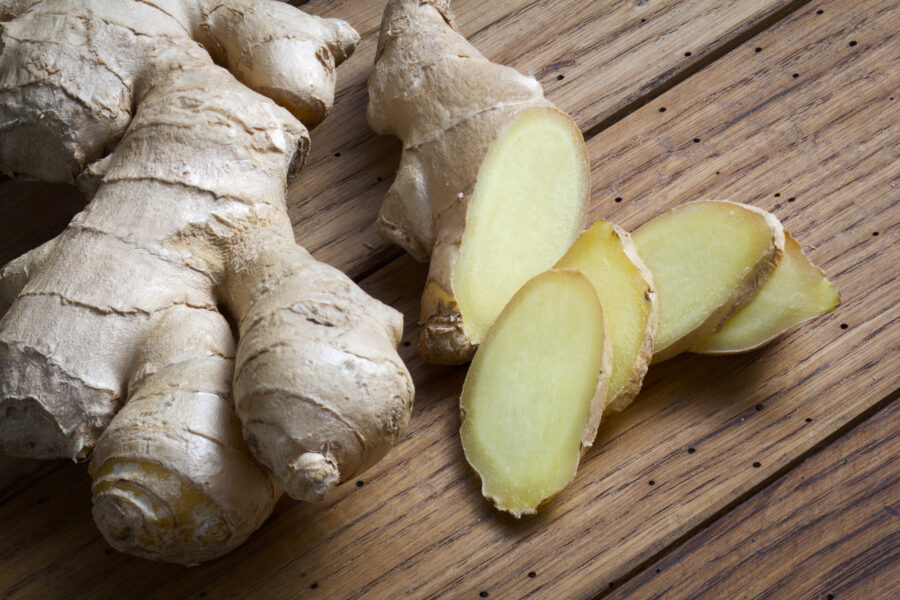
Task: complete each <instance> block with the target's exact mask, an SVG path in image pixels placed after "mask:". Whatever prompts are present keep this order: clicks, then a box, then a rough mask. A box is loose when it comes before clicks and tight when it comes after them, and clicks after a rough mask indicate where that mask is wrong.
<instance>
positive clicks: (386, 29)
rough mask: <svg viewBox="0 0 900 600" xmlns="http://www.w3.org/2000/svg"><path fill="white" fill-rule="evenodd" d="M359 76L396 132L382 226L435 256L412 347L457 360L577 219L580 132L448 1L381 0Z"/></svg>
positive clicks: (439, 359) (467, 354)
mask: <svg viewBox="0 0 900 600" xmlns="http://www.w3.org/2000/svg"><path fill="white" fill-rule="evenodd" d="M368 89H369V105H368V109H367V117H368V120H369V124H370V125H371V126H372V128H373V129H374V130H375V131H376V132H378V133H383V134H394V135H396V136H398V137H399V138H400V139H401V140H402V141H403V155H402V157H401V159H400V166H399V168H398V171H397V176H396V178H395V180H394V183H393V185H392V186H391V188H390V190H389V191H388V193H387V196H386V198H385V200H384V203H383V204H382V206H381V210H380V212H379V215H378V221H377V228H378V231H379V232H380V233H381V235H382V236H383V237H385V238H386V239H388V240H389V241H392V242H394V243H396V244H398V245H400V246H402V247H403V248H404V249H406V250H407V251H408V252H409V253H410V254H412V256H413V257H414V258H416V259H417V260H420V261H425V260H428V258H429V257H430V258H431V262H430V268H429V274H428V281H427V283H426V286H425V291H424V294H423V296H422V306H421V313H420V315H421V316H420V322H421V328H420V331H419V352H420V354H421V355H422V357H423V358H424V359H425V360H427V361H429V362H435V363H444V364H457V363H462V362H466V361H468V360H470V359H471V358H472V355H473V354H474V352H475V348H476V347H477V346H478V344H479V343H480V342H481V340H482V339H483V338H484V336H485V334H486V332H487V330H488V328H489V327H490V326H491V324H492V323H493V322H494V320H495V319H496V318H497V315H499V314H500V311H501V310H503V307H504V306H505V305H506V303H507V302H508V301H509V299H510V298H511V297H512V295H513V294H515V293H516V291H517V290H518V289H519V288H520V287H521V286H522V285H523V284H524V283H525V282H526V281H528V280H529V279H530V278H531V277H532V276H534V275H536V274H538V273H540V272H542V271H544V270H546V269H549V268H551V267H552V266H553V264H554V263H555V262H556V261H557V260H558V259H559V258H560V257H561V256H562V255H563V253H565V251H566V249H567V248H568V247H569V246H570V245H571V243H572V242H573V241H574V240H575V238H576V237H577V236H578V234H579V233H580V232H581V229H582V227H583V226H584V215H585V210H586V205H587V201H588V195H589V193H590V182H589V178H590V168H589V164H588V158H587V150H586V148H585V145H584V140H583V138H582V135H581V132H580V131H579V129H578V126H577V125H576V124H575V122H574V121H573V120H572V119H571V117H569V116H568V115H566V114H565V113H563V112H561V111H560V110H559V109H557V108H556V107H554V106H553V105H552V104H551V103H550V102H549V101H548V100H547V99H545V98H544V96H543V92H542V90H541V86H540V84H539V83H538V82H537V81H536V80H535V79H534V78H532V77H526V76H525V75H522V74H520V73H518V72H516V71H515V70H513V69H511V68H509V67H505V66H502V65H498V64H495V63H492V62H490V61H489V60H488V59H486V58H485V57H484V56H482V55H481V53H479V52H478V50H476V49H475V48H474V47H473V46H472V45H471V44H469V43H468V42H467V41H466V39H465V38H464V37H463V36H462V35H460V34H459V33H458V32H457V31H456V29H455V26H454V23H453V17H452V15H451V14H450V12H449V2H446V1H439V0H432V1H425V2H421V1H420V0H390V1H389V3H388V6H387V8H386V9H385V12H384V17H383V19H382V22H381V31H380V34H379V37H378V49H377V53H376V57H375V68H374V70H373V72H372V75H371V77H370V78H369V84H368Z"/></svg>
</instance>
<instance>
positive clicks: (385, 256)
mask: <svg viewBox="0 0 900 600" xmlns="http://www.w3.org/2000/svg"><path fill="white" fill-rule="evenodd" d="M811 1H812V0H794V2H791V3H790V4H788V5H786V6H784V7H782V8H780V9H778V10H777V11H775V12H773V13H772V14H770V15H768V16H766V17H765V18H763V19H761V20H760V21H759V22H758V23H756V24H755V25H753V26H752V27H750V28H748V29H747V30H746V31H743V32H741V33H740V34H738V35H736V36H735V37H733V38H731V39H730V40H728V41H726V42H725V43H723V44H722V45H721V46H719V47H717V48H715V49H713V50H712V51H711V52H709V53H707V54H705V55H703V56H702V57H700V58H699V59H697V60H695V61H693V62H691V63H688V64H686V65H685V66H684V67H683V68H681V69H675V70H672V71H667V72H665V73H660V75H659V76H658V77H657V81H659V82H660V83H659V84H657V85H655V86H654V87H653V88H652V89H651V90H649V91H648V92H646V93H645V94H643V95H641V96H639V97H637V98H635V99H634V100H632V101H631V102H629V103H628V104H626V105H625V106H623V107H621V108H619V109H618V110H616V111H615V112H614V113H612V114H611V115H609V116H608V117H606V118H604V119H603V120H602V121H600V122H599V123H597V124H595V125H592V126H591V127H588V128H587V129H585V130H584V132H583V135H584V141H585V142H587V141H588V140H590V139H591V138H592V137H594V136H595V135H597V134H599V133H600V132H602V131H603V130H605V129H608V128H609V127H612V126H613V125H615V124H616V123H618V122H619V121H621V120H622V119H625V118H627V117H628V116H629V115H631V114H632V113H634V112H636V111H637V110H639V109H641V108H642V107H644V106H646V105H647V104H649V103H650V102H652V101H653V100H655V99H656V98H658V97H659V96H662V95H663V94H665V93H666V92H667V91H669V90H670V89H672V88H674V87H675V86H677V85H678V84H680V83H681V82H683V81H685V80H686V79H688V78H689V77H692V76H694V75H695V74H697V73H699V72H700V71H702V70H703V69H705V68H707V67H709V66H710V65H712V64H713V63H715V62H717V61H718V60H719V59H721V58H723V57H724V56H726V55H727V54H729V53H730V52H731V51H732V50H734V49H735V48H738V47H739V46H741V45H743V44H744V43H745V42H746V41H747V40H749V39H751V38H753V37H755V36H757V35H759V34H760V33H761V32H763V31H765V30H766V29H768V28H769V27H772V26H773V25H775V24H776V23H778V22H779V21H781V20H782V19H784V18H785V17H787V16H789V15H791V14H792V13H794V12H795V11H797V10H798V9H800V8H803V7H804V6H806V5H807V4H809V3H810V2H811ZM292 4H294V3H293V2H292ZM403 254H404V252H403V250H402V249H401V248H399V247H397V246H388V247H387V248H385V249H382V250H381V251H380V252H379V255H380V256H379V257H378V260H377V261H373V262H372V264H371V265H370V266H369V267H368V268H365V269H363V270H361V271H359V272H357V273H355V274H354V275H353V277H352V279H353V281H355V282H356V283H359V282H360V281H362V280H363V279H366V278H367V277H370V276H371V275H374V274H375V273H376V272H377V271H379V270H381V269H383V268H384V267H386V266H387V265H388V264H389V263H390V262H392V261H394V260H396V259H398V258H399V257H401V256H403Z"/></svg>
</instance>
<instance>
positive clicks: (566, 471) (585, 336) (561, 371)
mask: <svg viewBox="0 0 900 600" xmlns="http://www.w3.org/2000/svg"><path fill="white" fill-rule="evenodd" d="M606 327H607V326H606V320H605V318H604V314H603V310H602V308H601V305H600V299H599V298H598V297H597V292H596V290H595V289H594V286H593V284H591V282H590V281H588V279H587V278H586V277H585V276H584V275H582V274H581V273H579V272H578V271H571V270H553V271H547V272H545V273H541V274H540V275H537V276H535V277H534V278H533V279H531V280H530V281H528V282H527V283H526V284H525V285H524V286H523V287H522V288H521V289H520V290H519V291H518V292H517V293H516V294H515V295H514V296H513V298H512V299H511V300H510V301H509V304H508V305H507V306H506V308H505V309H504V310H503V312H502V313H501V314H500V316H499V317H498V318H497V320H496V321H495V322H494V324H493V326H492V327H491V328H490V330H489V331H488V334H487V336H486V338H485V340H484V342H483V343H482V345H481V347H480V348H479V349H478V351H477V353H476V354H475V358H474V360H473V361H472V365H471V366H470V368H469V372H468V374H467V375H466V381H465V384H464V385H463V392H462V399H461V402H460V414H461V419H462V427H461V429H460V437H461V438H462V444H463V450H464V451H465V454H466V459H467V460H468V461H469V464H470V465H472V468H473V469H474V470H475V471H476V472H477V473H478V475H479V476H480V477H481V481H482V493H483V494H484V496H485V497H486V498H488V499H490V500H491V501H492V502H493V503H494V505H495V506H496V507H497V508H498V509H500V510H504V511H507V512H510V513H512V514H513V515H515V516H517V517H521V516H522V515H523V514H531V513H534V512H536V511H537V508H538V506H539V505H540V504H541V503H542V502H545V501H546V500H548V499H550V498H551V497H553V496H554V495H555V494H556V493H557V492H559V491H560V490H562V489H563V488H564V487H566V485H568V484H569V482H570V481H571V480H572V479H573V478H574V477H575V471H576V470H577V468H578V462H579V459H580V457H581V455H582V453H583V452H584V451H585V449H587V448H589V447H590V446H591V444H592V443H593V441H594V436H595V435H596V433H597V427H598V425H599V424H600V417H601V415H602V413H603V406H604V405H605V403H606V394H607V385H608V383H609V375H610V371H611V368H612V346H611V342H610V337H609V335H607V329H606Z"/></svg>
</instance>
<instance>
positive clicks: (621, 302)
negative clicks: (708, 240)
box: [555, 220, 659, 415]
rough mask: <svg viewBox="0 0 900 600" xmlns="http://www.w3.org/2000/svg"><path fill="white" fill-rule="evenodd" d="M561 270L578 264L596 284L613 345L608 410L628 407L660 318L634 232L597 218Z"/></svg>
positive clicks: (646, 364) (559, 265) (608, 412)
mask: <svg viewBox="0 0 900 600" xmlns="http://www.w3.org/2000/svg"><path fill="white" fill-rule="evenodd" d="M555 268H557V269H577V270H579V271H581V273H582V274H584V275H585V277H587V278H588V279H589V280H590V281H591V283H593V284H594V287H595V288H596V289H597V295H598V296H599V297H600V303H601V304H602V305H603V316H604V321H605V322H606V325H607V328H608V329H609V337H610V340H611V343H612V349H613V364H612V373H611V375H610V381H609V392H608V393H607V398H606V405H605V408H604V411H603V413H604V415H611V414H616V413H619V412H621V411H622V410H624V409H625V408H626V407H627V406H628V405H629V404H631V401H632V400H633V399H634V397H635V396H636V395H637V393H638V392H639V391H640V389H641V383H642V382H643V380H644V375H645V374H646V373H647V368H648V367H649V365H650V358H651V356H652V355H653V341H654V339H655V338H656V328H657V325H658V321H659V304H658V300H657V296H656V289H655V288H654V287H653V277H652V275H651V274H650V270H649V269H647V267H646V265H644V261H642V260H641V258H640V256H638V252H637V248H635V245H634V242H633V241H632V240H631V236H630V235H629V234H628V233H627V232H626V231H625V230H623V229H622V228H620V227H618V226H617V225H614V224H612V223H609V222H607V221H603V220H600V221H597V222H596V223H594V224H593V225H592V226H591V227H590V228H589V229H588V230H587V231H585V232H584V233H582V234H581V235H580V236H578V239H577V240H575V243H574V244H572V247H571V248H569V251H568V252H566V254H565V256H563V257H562V258H561V259H560V260H559V262H558V263H556V267H555Z"/></svg>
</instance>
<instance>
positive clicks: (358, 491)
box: [0, 0, 900, 598]
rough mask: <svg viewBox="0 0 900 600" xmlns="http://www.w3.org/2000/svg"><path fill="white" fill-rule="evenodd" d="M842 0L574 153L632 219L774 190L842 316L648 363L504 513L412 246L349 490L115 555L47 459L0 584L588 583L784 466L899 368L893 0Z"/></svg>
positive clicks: (601, 580) (310, 594) (850, 415)
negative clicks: (522, 500)
mask: <svg viewBox="0 0 900 600" xmlns="http://www.w3.org/2000/svg"><path fill="white" fill-rule="evenodd" d="M848 4H849V3H844V2H838V1H835V2H831V3H821V4H818V5H817V6H815V7H809V8H804V9H803V10H800V11H798V12H797V13H796V14H794V15H793V16H791V17H790V18H788V19H786V20H785V21H784V22H783V23H780V24H779V25H777V26H775V27H773V28H771V29H769V30H767V31H765V32H764V33H762V34H761V35H759V36H757V37H756V38H755V39H753V40H751V41H750V42H749V43H748V44H745V45H743V46H741V47H739V48H737V49H735V50H734V51H733V52H731V53H729V54H728V55H727V56H726V57H725V58H723V59H722V60H720V61H718V62H716V63H715V64H714V65H712V66H711V67H709V68H707V69H705V70H704V71H702V72H700V73H698V74H697V75H695V76H693V77H691V78H690V79H688V80H687V81H686V82H684V83H682V84H680V85H679V86H677V87H675V88H674V89H672V90H671V91H670V92H668V93H666V94H664V95H663V96H661V97H660V98H659V99H658V100H657V101H655V102H654V103H653V104H652V105H648V106H646V107H645V108H643V109H640V110H638V111H637V112H636V113H634V114H633V115H631V116H629V117H628V118H627V119H625V120H623V121H622V122H620V123H618V124H617V125H615V126H613V127H612V128H610V129H608V130H606V131H604V132H602V133H600V134H598V135H597V136H595V137H594V138H593V139H592V140H591V143H590V148H589V149H590V153H591V157H592V160H593V166H594V178H595V182H596V183H597V184H599V185H598V187H597V189H596V192H595V195H594V201H595V203H594V211H595V215H596V214H607V215H609V214H612V215H614V217H615V218H616V219H617V220H618V221H619V222H621V223H623V224H624V225H626V226H627V227H629V228H633V227H635V226H636V225H638V224H639V223H641V222H643V221H645V220H647V219H649V218H651V217H652V216H654V215H655V214H657V213H658V212H660V211H661V210H664V209H665V208H667V207H668V206H671V205H674V204H677V203H679V202H681V201H684V200H688V199H692V198H693V197H696V196H702V197H722V196H727V197H731V198H732V199H735V200H743V201H749V202H752V203H755V204H757V205H759V206H763V207H766V208H775V206H774V204H780V205H781V206H780V207H779V208H777V209H776V211H777V212H778V214H779V215H780V216H781V217H782V218H785V217H786V218H787V225H788V227H789V229H791V231H792V232H794V233H795V234H796V235H797V237H798V238H799V239H800V240H801V242H802V243H804V244H805V245H806V247H807V248H808V249H809V250H810V252H811V254H812V256H813V258H814V259H815V260H817V261H818V262H819V263H820V264H823V265H824V266H825V268H826V270H827V271H828V272H829V275H831V276H832V277H833V279H834V280H835V281H836V283H837V285H838V287H839V288H840V290H841V292H842V294H843V297H844V305H843V306H842V307H841V308H840V309H839V310H838V311H837V312H835V313H832V314H831V315H828V316H826V317H824V318H821V319H819V320H817V321H814V322H812V323H810V324H807V325H805V326H803V327H801V328H799V329H798V330H795V331H794V332H792V333H791V334H790V335H789V336H788V337H786V338H784V339H783V340H781V341H779V342H776V343H775V344H773V345H772V346H770V347H768V348H766V349H764V350H761V351H758V352H755V353H752V354H749V355H745V356H738V357H731V358H722V359H710V358H704V357H695V356H684V357H680V358H678V359H675V360H672V361H669V362H667V363H663V364H662V365H659V366H657V367H654V368H653V369H652V370H651V372H650V374H649V376H648V380H647V382H646V385H645V390H644V392H642V394H641V396H640V397H639V399H638V401H637V402H636V403H635V404H634V405H633V406H632V407H631V408H630V409H629V410H628V411H626V412H625V413H624V414H623V415H621V416H620V417H619V418H617V419H615V420H612V421H609V422H607V423H606V424H604V425H603V426H602V427H601V431H600V434H599V436H598V441H597V444H596V446H595V448H594V449H593V450H591V451H590V452H589V453H588V454H587V456H586V457H585V461H584V463H583V467H582V470H581V472H580V474H579V476H578V478H577V479H576V482H575V484H574V485H573V486H572V487H571V488H570V489H569V490H567V491H566V492H564V493H563V494H562V495H561V496H560V497H559V498H558V499H557V500H556V501H555V502H554V503H553V504H551V505H550V506H549V507H548V509H547V510H546V511H545V512H544V513H543V514H541V515H539V516H538V517H537V518H534V519H529V520H525V521H515V520H514V519H511V518H508V517H506V516H504V515H501V514H498V513H496V512H495V511H493V510H491V509H490V507H489V506H488V505H487V504H486V503H485V502H484V501H482V500H481V498H480V496H479V493H478V488H479V486H478V483H477V481H476V480H475V478H474V476H473V475H472V474H471V472H470V470H469V469H468V468H467V467H466V466H465V463H464V459H463V457H462V455H461V452H460V450H459V443H458V435H457V428H458V424H459V422H458V417H457V416H456V406H457V405H456V403H457V400H458V395H459V390H460V387H461V384H462V380H463V377H464V371H463V370H462V369H453V368H438V367H431V366H427V365H425V364H423V363H422V362H421V360H420V359H418V358H417V357H416V356H415V350H414V347H413V346H411V345H408V342H409V341H410V340H411V339H413V334H414V325H413V324H414V322H415V319H414V315H415V313H416V312H417V307H418V297H419V292H420V290H421V286H422V284H423V282H424V276H425V269H424V267H423V266H422V265H418V264H416V263H414V262H412V261H411V260H410V259H409V258H407V257H403V258H400V259H397V260H395V261H393V262H392V263H391V264H390V265H389V266H388V267H386V268H384V269H381V270H379V271H378V272H377V273H375V274H373V275H372V276H371V277H368V278H366V279H365V280H364V281H363V285H364V287H366V289H368V290H369V291H370V292H372V293H373V294H375V295H376V296H378V297H380V298H381V299H383V300H385V301H387V302H389V303H391V304H393V305H395V306H397V307H399V308H401V309H402V310H403V311H404V313H405V314H406V316H407V322H408V325H407V331H406V334H405V336H404V339H405V340H406V341H404V343H403V346H402V348H401V350H402V353H403V356H404V359H405V360H407V362H408V364H409V365H410V368H411V370H412V372H413V375H414V378H415V381H416V386H417V399H416V408H415V412H414V416H413V420H412V425H411V430H410V432H409V433H408V435H407V436H406V438H405V439H404V440H403V441H402V442H401V444H400V445H399V446H398V447H397V448H396V449H395V450H394V451H392V452H391V453H390V454H389V456H388V457H387V459H386V460H385V461H384V462H382V463H380V464H379V465H378V466H376V467H375V468H374V469H373V470H372V471H370V472H369V473H366V474H365V475H364V476H363V477H362V478H361V479H360V481H361V482H363V485H362V486H361V487H357V485H354V483H352V482H351V483H349V484H347V485H344V486H342V487H341V488H340V489H339V490H338V492H337V494H336V495H335V497H334V498H333V499H331V500H330V501H329V502H328V503H326V504H324V505H322V506H310V505H303V504H292V503H289V502H286V501H284V502H282V503H281V504H280V506H279V509H278V511H277V513H276V515H275V516H274V517H273V518H272V519H270V521H269V522H267V523H266V524H265V525H264V526H263V528H262V529H261V530H260V531H259V532H257V534H255V535H254V536H253V537H252V538H251V539H250V540H249V541H248V542H247V544H245V545H244V546H243V547H241V548H240V549H238V550H237V551H235V552H233V553H232V554H230V555H228V556H226V557H224V558H223V559H220V560H218V561H215V562H213V563H210V564H207V565H204V566H203V567H200V568H196V569H191V570H183V569H180V568H178V567H171V566H168V565H157V564H152V563H147V562H146V561H142V560H139V559H134V558H130V557H126V556H122V555H119V554H117V553H113V554H111V555H107V554H106V550H107V546H106V544H105V543H104V542H103V540H102V539H101V538H100V537H99V536H98V534H97V533H96V531H95V529H94V528H93V525H92V523H91V520H90V514H89V513H90V511H89V507H88V504H89V502H88V493H87V487H88V480H87V476H86V474H85V473H84V471H83V469H80V468H78V467H77V466H69V465H67V466H62V467H59V468H58V469H57V470H54V471H53V472H52V473H50V474H48V475H47V476H45V477H42V478H41V479H39V480H38V481H37V482H35V484H34V485H32V486H29V487H27V488H25V489H22V490H20V491H19V492H18V493H16V494H13V495H11V496H10V497H8V498H7V500H6V501H5V502H3V503H2V504H0V523H3V524H4V527H3V528H2V530H0V561H2V564H3V568H2V569H0V590H6V591H7V595H8V596H9V597H11V598H18V597H22V598H29V597H35V596H38V597H55V596H61V595H65V596H67V597H68V596H87V595H93V596H96V597H106V596H109V595H113V594H115V595H116V596H117V597H121V598H131V597H143V596H147V595H150V596H153V597H165V598H181V597H198V596H199V595H200V594H201V592H203V595H204V596H205V597H208V598H242V597H249V596H251V595H252V596H256V597H299V598H361V597H365V598H398V597H412V598H429V597H453V598H478V597H479V594H480V592H487V593H488V594H489V596H490V597H498V598H507V597H512V598H519V597H532V598H586V597H590V596H592V595H594V594H596V593H598V592H601V591H604V590H606V589H608V583H610V582H613V583H616V582H617V581H618V580H619V579H620V578H623V577H625V576H626V575H627V574H628V573H631V572H633V571H634V570H635V569H637V568H639V567H640V566H641V565H643V564H644V563H646V562H647V561H648V560H649V559H650V558H652V557H653V556H655V555H657V554H658V553H660V552H661V551H663V550H665V549H666V548H667V547H668V546H670V545H671V544H673V543H674V542H676V541H678V540H679V539H681V538H682V537H683V536H685V535H688V534H690V533H691V532H692V531H693V530H694V529H695V528H696V527H697V526H698V525H700V524H702V523H704V522H705V521H706V520H707V519H708V518H709V517H710V516H712V515H716V514H717V513H718V512H719V511H720V510H722V509H723V508H724V507H727V506H729V505H730V504H731V503H733V502H735V501H736V500H737V499H740V498H741V497H743V496H744V495H745V494H748V493H751V492H753V491H754V490H756V489H757V488H759V487H760V486H762V485H763V484H764V483H766V482H767V480H768V479H769V478H770V477H772V476H773V475H774V474H776V473H778V472H779V471H780V470H781V469H783V468H787V467H790V466H792V465H793V464H794V463H795V461H796V460H797V459H798V457H801V456H802V455H803V454H804V453H805V452H807V451H808V450H809V449H810V448H812V447H813V446H815V445H816V443H818V441H819V440H822V439H824V438H826V437H828V436H829V435H832V434H833V433H834V432H835V431H837V430H839V429H840V428H841V427H843V426H845V425H846V424H847V423H848V422H850V421H852V420H853V419H854V418H855V417H856V416H857V415H860V414H862V413H863V412H865V411H866V410H867V409H869V408H870V407H873V406H875V405H877V403H879V402H880V401H882V399H883V398H885V397H886V396H887V395H888V394H890V393H891V392H893V391H894V390H896V389H897V388H898V387H900V386H898V384H900V376H898V366H900V362H898V352H897V348H896V340H897V339H898V334H900V331H898V329H900V328H898V309H897V299H898V297H900V288H898V283H897V270H896V265H897V264H898V260H900V252H898V250H897V237H898V228H897V223H898V221H900V203H898V202H897V200H898V197H897V193H896V187H895V186H896V185H897V183H898V176H900V171H898V164H897V161H896V149H897V146H898V141H900V140H898V133H897V131H896V127H892V125H893V124H894V123H896V117H897V111H896V108H894V107H895V106H896V105H895V104H892V102H894V101H893V100H890V99H889V98H890V97H891V94H894V93H896V90H897V88H898V83H900V82H898V75H897V74H896V73H895V72H894V71H892V70H891V69H889V68H886V65H890V64H891V61H892V60H893V59H894V57H895V56H896V54H897V52H896V50H897V42H896V37H895V36H896V33H895V32H896V31H898V30H900V27H897V25H898V9H897V8H893V4H894V3H893V2H890V1H889V0H866V2H863V3H859V4H858V5H856V6H853V7H851V6H848ZM815 8H819V9H820V10H824V11H825V12H824V14H823V15H816V14H815ZM849 41H857V42H858V43H857V44H856V45H855V46H852V47H851V46H849V45H848V44H849ZM756 47H760V48H762V50H761V51H760V52H754V49H755V48H756ZM793 72H798V74H799V73H801V72H802V79H801V77H798V78H797V80H794V78H793V77H792V76H791V74H792V73H793ZM785 74H787V75H785ZM661 106H665V107H666V108H667V111H666V112H665V113H660V112H659V111H658V108H659V107H661ZM694 137H698V138H700V139H701V141H700V142H697V143H696V144H695V143H694V142H692V141H691V140H692V139H693V138H694ZM715 171H719V172H720V175H718V176H714V173H715ZM604 182H605V183H604ZM775 193H779V194H781V195H780V196H779V197H778V198H775V196H774V194H775ZM613 194H617V195H618V197H622V198H623V200H622V201H621V202H615V200H614V198H615V197H616V196H613ZM791 198H793V200H790V199H791ZM875 231H877V232H878V233H879V235H878V236H873V235H872V234H873V233H874V232H875ZM842 324H846V325H847V327H846V329H844V328H842V327H841V325H842ZM757 465H758V466H757ZM873 477H880V475H879V474H878V473H876V474H875V475H874V476H873ZM651 482H652V483H651ZM885 484H886V481H885V480H883V479H882V480H879V481H878V482H876V483H873V484H872V485H874V486H875V487H880V486H884V485H885ZM825 485H830V484H825ZM7 524H15V525H14V526H10V525H7ZM530 573H534V576H533V577H530V576H529V575H530Z"/></svg>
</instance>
